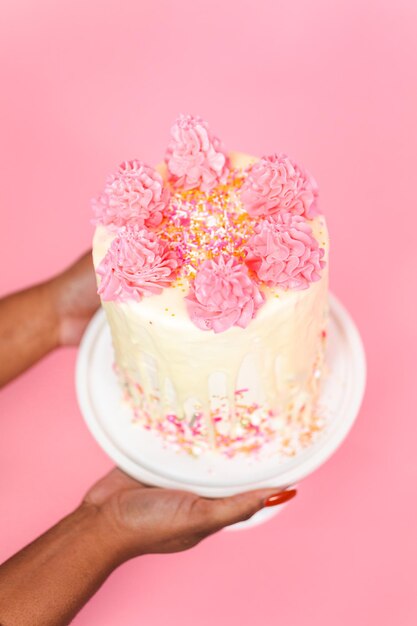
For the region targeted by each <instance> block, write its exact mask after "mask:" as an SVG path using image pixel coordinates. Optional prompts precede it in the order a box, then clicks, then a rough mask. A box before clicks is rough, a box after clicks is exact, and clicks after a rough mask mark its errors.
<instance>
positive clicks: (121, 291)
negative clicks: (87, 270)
mask: <svg viewBox="0 0 417 626" xmlns="http://www.w3.org/2000/svg"><path fill="white" fill-rule="evenodd" d="M177 268H178V260H177V257H176V255H175V253H174V252H173V251H172V250H170V248H169V246H168V244H167V243H166V242H164V241H161V240H160V239H158V237H157V236H156V235H155V233H153V232H151V231H149V230H147V229H146V228H140V227H138V226H126V227H125V228H123V229H121V230H120V231H119V233H118V234H117V237H115V238H114V239H113V241H112V243H111V245H110V248H109V249H108V251H107V254H106V256H105V257H104V259H103V260H102V261H101V263H100V265H99V266H98V268H97V274H98V275H99V276H100V277H101V281H100V286H99V288H98V294H99V295H100V296H101V299H102V300H104V301H107V300H116V301H125V300H141V299H142V297H143V296H152V295H154V294H159V293H161V292H162V289H163V288H164V287H168V286H169V285H170V284H171V282H172V281H173V280H174V278H175V275H176V271H177Z"/></svg>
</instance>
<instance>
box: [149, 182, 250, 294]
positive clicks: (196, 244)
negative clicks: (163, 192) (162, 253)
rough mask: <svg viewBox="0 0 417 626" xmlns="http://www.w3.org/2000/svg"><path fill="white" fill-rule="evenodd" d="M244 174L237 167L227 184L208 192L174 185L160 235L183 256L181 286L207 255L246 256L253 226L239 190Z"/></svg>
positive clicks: (179, 284)
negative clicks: (245, 249)
mask: <svg viewBox="0 0 417 626" xmlns="http://www.w3.org/2000/svg"><path fill="white" fill-rule="evenodd" d="M245 176H246V174H245V173H244V172H243V171H240V170H234V171H232V172H231V173H230V174H229V177H228V179H227V182H226V183H225V184H221V185H218V186H217V187H216V188H215V189H213V190H211V191H209V192H203V191H200V190H199V189H192V190H184V189H180V190H176V189H172V195H171V202H170V205H169V207H168V208H167V210H166V212H165V219H164V221H163V222H162V224H161V225H160V227H159V229H158V236H159V237H160V239H163V240H165V241H167V242H168V243H169V245H170V248H171V249H173V250H176V252H177V254H178V256H179V258H180V259H181V262H182V269H181V273H180V276H179V280H178V281H177V285H178V286H181V287H182V286H183V285H184V283H183V282H181V280H182V279H188V280H189V279H193V278H194V276H195V275H196V272H197V269H198V267H199V266H200V264H201V263H202V262H203V261H205V260H207V259H213V258H215V257H216V256H218V255H219V254H221V253H226V254H228V255H230V256H234V257H236V258H238V259H240V260H241V259H243V258H244V257H245V254H246V253H245V251H244V247H245V244H246V242H247V241H248V239H249V238H250V236H251V235H252V234H253V229H254V222H253V220H251V219H249V216H248V214H247V212H246V210H245V208H244V206H243V204H242V201H241V199H240V196H239V193H238V190H239V188H240V187H241V185H242V182H243V180H244V177H245Z"/></svg>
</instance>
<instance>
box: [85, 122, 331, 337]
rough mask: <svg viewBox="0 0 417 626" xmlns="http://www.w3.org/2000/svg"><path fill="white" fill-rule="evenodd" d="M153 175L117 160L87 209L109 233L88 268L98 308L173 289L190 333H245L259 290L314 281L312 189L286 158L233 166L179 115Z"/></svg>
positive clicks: (316, 251) (317, 269) (198, 126)
mask: <svg viewBox="0 0 417 626" xmlns="http://www.w3.org/2000/svg"><path fill="white" fill-rule="evenodd" d="M158 169H159V171H158V170H156V169H154V168H152V167H150V166H149V165H146V164H145V163H143V162H142V161H139V160H137V159H134V160H131V161H125V162H124V163H122V164H121V165H120V166H119V168H118V169H117V171H116V172H115V173H114V174H112V175H111V176H109V177H108V179H107V181H106V184H105V187H104V190H103V192H102V194H101V195H100V196H99V197H98V198H96V199H94V200H93V210H94V213H95V221H96V223H97V224H101V225H103V226H105V227H106V228H107V229H109V230H110V231H111V232H112V234H113V239H112V242H111V244H110V247H109V249H108V251H107V253H106V255H105V257H104V258H103V259H102V261H101V263H100V264H99V266H98V268H97V274H98V275H99V276H100V285H99V289H98V293H99V294H100V296H101V298H102V300H104V301H106V300H107V301H108V300H116V301H121V302H123V301H129V300H135V301H140V300H141V299H142V298H144V297H149V296H154V295H158V294H160V293H161V292H162V290H163V289H164V288H168V287H170V286H173V285H174V284H175V285H177V284H180V285H182V286H186V287H187V288H188V293H186V295H185V301H186V305H187V310H188V314H189V316H190V318H191V320H192V321H193V322H194V324H195V325H196V326H197V327H198V328H200V329H201V330H213V331H214V332H223V331H225V330H227V329H228V328H230V327H231V326H240V327H242V328H245V327H246V326H247V325H248V324H249V322H250V320H251V319H252V318H253V317H254V316H255V315H256V312H257V310H258V309H259V308H260V307H261V306H262V305H263V303H264V301H265V288H267V287H275V288H278V289H282V290H298V289H306V288H308V287H309V285H310V283H311V282H314V281H317V280H319V279H320V276H321V270H322V269H323V267H324V261H323V258H322V257H323V255H324V249H323V248H321V247H319V243H318V241H317V240H316V238H315V237H314V234H313V230H312V227H311V225H312V220H314V218H315V217H316V216H317V215H318V214H319V209H318V202H317V200H318V189H317V185H316V183H315V181H314V179H313V178H312V177H311V175H310V174H309V173H308V172H307V171H305V170H304V169H303V168H302V167H300V166H299V165H298V164H297V163H295V162H294V161H293V160H292V159H290V158H289V157H288V156H287V155H285V154H274V155H270V156H266V157H262V158H261V159H260V160H258V161H256V162H251V163H250V164H249V165H248V166H246V167H243V168H242V167H233V166H232V163H231V159H230V158H229V156H228V155H227V153H226V152H225V150H224V149H223V147H222V144H221V142H220V140H219V139H218V138H217V137H215V136H214V135H213V134H212V133H211V131H210V129H209V127H208V124H207V122H205V121H204V120H202V119H201V118H199V117H194V116H191V115H186V116H185V115H182V116H180V117H179V119H178V120H177V121H176V123H175V124H174V126H173V127H172V129H171V139H170V141H169V143H168V148H167V151H166V156H165V165H164V166H162V167H159V168H158ZM185 291H186V292H187V289H185Z"/></svg>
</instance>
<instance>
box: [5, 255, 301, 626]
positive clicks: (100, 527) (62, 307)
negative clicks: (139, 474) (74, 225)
mask: <svg viewBox="0 0 417 626" xmlns="http://www.w3.org/2000/svg"><path fill="white" fill-rule="evenodd" d="M98 305H99V300H98V297H97V295H96V286H95V275H94V269H93V265H92V262H91V253H87V254H85V255H84V256H83V257H82V258H81V259H79V260H78V261H77V262H76V263H74V265H72V266H71V267H70V268H68V269H67V270H66V271H65V272H62V273H61V274H59V275H57V276H56V277H54V278H52V279H51V280H49V281H47V282H45V283H42V284H40V285H37V286H35V287H32V288H30V289H27V290H25V291H23V292H20V293H16V294H12V295H11V296H7V297H6V298H3V299H2V300H0V329H1V330H0V385H1V384H5V383H6V382H8V381H10V380H12V379H13V378H14V377H15V376H17V375H18V374H19V373H21V372H23V371H24V370H25V369H27V368H28V367H29V366H30V365H32V364H33V363H35V362H36V361H37V360H39V359H40V358H41V357H42V356H44V355H45V354H47V353H48V352H50V351H51V350H53V349H54V348H56V347H58V346H63V345H77V344H78V343H79V341H80V339H81V336H82V334H83V332H84V330H85V328H86V326H87V324H88V322H89V320H90V318H91V316H92V315H93V313H94V312H95V310H96V309H97V307H98ZM294 495H295V491H294V490H290V491H283V492H279V491H278V490H277V489H274V488H269V489H259V490H256V491H251V492H246V493H242V494H238V495H235V496H231V497H228V498H218V499H209V498H203V497H200V496H197V495H195V494H193V493H190V492H187V491H177V490H172V489H159V488H157V487H152V486H147V485H144V484H142V483H139V482H137V481H135V480H133V479H132V478H130V477H129V476H127V475H126V474H124V473H123V472H122V471H121V470H119V469H113V470H112V471H111V472H110V473H109V474H107V475H106V476H104V478H102V479H101V480H99V481H98V482H97V483H96V484H95V485H94V486H93V487H92V488H91V489H90V490H89V491H88V493H87V494H86V496H85V497H84V499H83V501H82V503H81V504H80V506H79V507H77V508H76V509H75V510H74V511H73V512H72V513H70V514H69V515H67V516H66V517H65V518H64V519H62V520H61V521H60V522H58V523H57V524H56V525H55V526H54V527H52V528H51V529H49V530H48V531H47V532H46V533H45V534H43V535H42V536H41V537H39V538H38V539H36V540H35V541H34V542H33V543H31V544H29V545H28V546H27V547H26V548H23V549H22V550H21V551H20V552H18V553H17V554H15V555H14V556H12V557H11V558H10V559H9V560H8V561H6V562H5V563H3V565H1V566H0V625H1V626H61V625H64V624H69V623H70V621H71V620H72V619H73V617H74V616H75V615H76V613H77V612H78V611H79V610H80V608H81V607H82V606H83V605H84V604H85V603H86V602H87V601H88V599H89V598H90V597H91V596H92V595H93V594H94V593H95V592H96V591H97V589H98V588H99V587H100V586H101V585H102V584H103V582H104V581H105V580H106V578H107V577H108V576H109V575H110V574H111V572H112V571H113V570H114V569H115V568H117V567H118V566H120V565H121V564H122V563H123V562H125V561H127V560H129V559H131V558H133V557H136V556H140V555H144V554H152V553H166V552H179V551H181V550H186V549H188V548H191V547H193V546H195V545H196V544H197V543H199V542H200V541H201V540H202V539H204V538H205V537H208V536H209V535H211V534H213V533H215V532H217V531H219V530H220V529H221V528H223V527H224V526H227V525H229V524H234V523H236V522H239V521H242V520H245V519H248V518H249V517H251V516H252V515H253V514H254V513H256V511H259V510H260V509H261V508H263V507H264V506H270V505H275V504H280V503H282V502H285V501H287V500H289V499H291V498H292V497H293V496H294Z"/></svg>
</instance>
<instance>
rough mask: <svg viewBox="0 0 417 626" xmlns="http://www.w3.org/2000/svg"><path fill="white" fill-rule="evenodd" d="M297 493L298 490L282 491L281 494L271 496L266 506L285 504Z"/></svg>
mask: <svg viewBox="0 0 417 626" xmlns="http://www.w3.org/2000/svg"><path fill="white" fill-rule="evenodd" d="M296 493H297V490H296V489H289V490H288V491H281V492H280V493H274V494H273V495H272V496H269V498H267V499H266V500H265V502H264V506H276V505H277V504H283V503H284V502H288V500H291V498H293V497H294V496H295V494H296Z"/></svg>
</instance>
